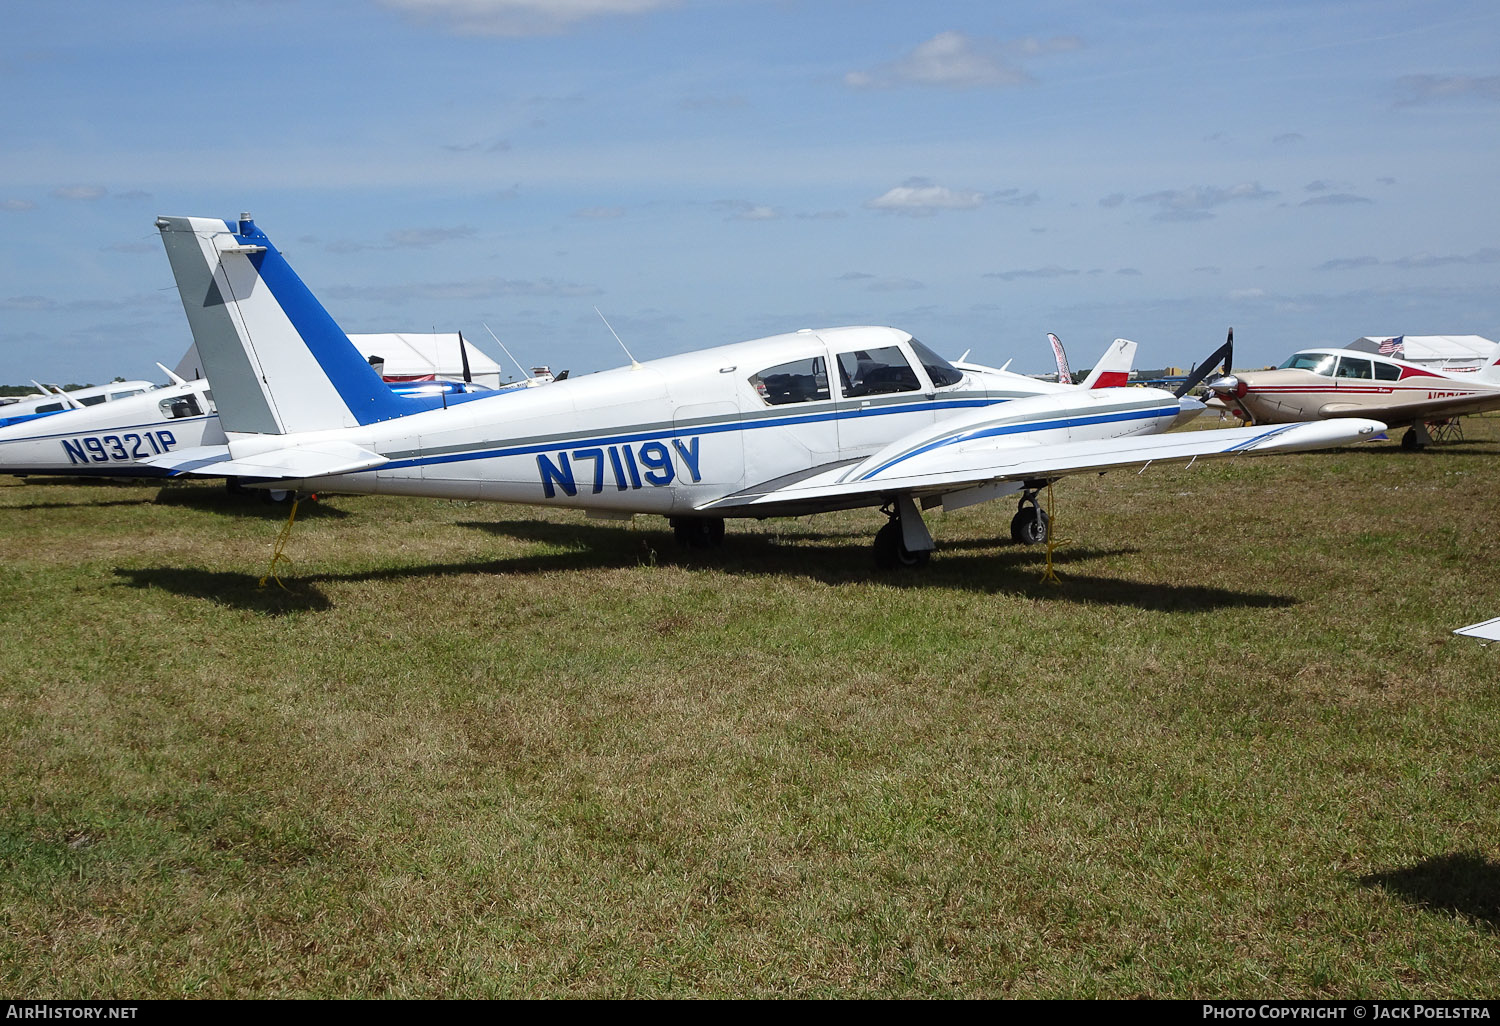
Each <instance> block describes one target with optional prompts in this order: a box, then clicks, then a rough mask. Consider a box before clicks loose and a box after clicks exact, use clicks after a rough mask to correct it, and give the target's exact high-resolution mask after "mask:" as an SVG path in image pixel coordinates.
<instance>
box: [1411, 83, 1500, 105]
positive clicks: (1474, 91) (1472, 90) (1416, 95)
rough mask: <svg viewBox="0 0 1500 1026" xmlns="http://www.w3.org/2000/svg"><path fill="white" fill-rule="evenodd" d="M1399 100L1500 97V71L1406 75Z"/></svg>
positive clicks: (1484, 98) (1485, 98)
mask: <svg viewBox="0 0 1500 1026" xmlns="http://www.w3.org/2000/svg"><path fill="white" fill-rule="evenodd" d="M1396 93H1397V97H1396V103H1397V105H1399V106H1403V107H1408V106H1415V105H1418V104H1424V103H1440V102H1442V101H1444V100H1488V101H1495V100H1500V75H1404V76H1402V77H1401V78H1398V79H1396Z"/></svg>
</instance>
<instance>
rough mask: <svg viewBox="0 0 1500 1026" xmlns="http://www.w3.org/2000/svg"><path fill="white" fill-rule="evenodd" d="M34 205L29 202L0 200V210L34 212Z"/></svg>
mask: <svg viewBox="0 0 1500 1026" xmlns="http://www.w3.org/2000/svg"><path fill="white" fill-rule="evenodd" d="M35 209H36V204H35V203H33V202H31V200H19V199H8V200H0V210H35Z"/></svg>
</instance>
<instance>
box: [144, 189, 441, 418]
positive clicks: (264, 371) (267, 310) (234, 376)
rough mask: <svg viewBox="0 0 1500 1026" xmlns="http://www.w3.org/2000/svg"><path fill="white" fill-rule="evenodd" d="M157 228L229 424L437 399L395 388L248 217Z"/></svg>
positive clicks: (396, 411)
mask: <svg viewBox="0 0 1500 1026" xmlns="http://www.w3.org/2000/svg"><path fill="white" fill-rule="evenodd" d="M156 227H157V228H158V229H160V231H161V237H162V242H163V243H164V244H165V246H166V249H167V259H168V260H169V261H170V262H171V264H172V274H173V275H174V276H175V277H176V279H177V291H178V292H179V293H180V295H181V296H182V306H183V309H184V310H186V311H187V318H188V324H189V326H190V327H191V328H192V332H193V341H194V342H195V343H196V345H197V347H198V355H199V357H200V358H201V359H202V361H203V371H204V376H205V377H207V378H208V380H209V381H210V382H211V383H212V384H213V390H214V403H215V405H217V406H218V409H219V419H220V422H221V423H222V425H223V427H224V430H225V431H229V432H244V433H252V434H275V435H281V434H293V433H297V432H302V431H321V430H326V429H330V428H345V427H355V426H357V425H361V424H371V423H375V422H377V421H382V420H389V419H391V418H393V417H400V416H404V415H406V414H410V413H415V412H417V411H418V410H419V409H425V408H428V407H429V406H436V405H438V404H439V401H438V400H434V401H433V402H432V403H430V404H429V403H426V402H425V401H418V403H417V404H416V405H414V402H413V400H411V399H402V398H400V397H398V396H396V395H394V394H393V393H392V392H391V390H390V389H389V388H388V387H387V386H386V384H385V382H384V381H382V380H381V378H380V375H378V374H377V373H375V371H374V369H373V368H371V367H370V365H369V363H368V362H367V361H366V360H365V358H364V357H362V356H361V355H360V354H359V351H358V350H357V349H355V348H354V346H353V345H351V344H350V342H349V339H348V336H346V335H345V334H344V332H343V329H341V328H340V327H339V326H338V324H336V323H335V322H334V320H333V318H332V317H331V316H329V314H328V311H327V310H325V309H323V305H322V304H321V303H319V302H318V300H317V299H316V298H314V296H313V294H312V293H311V292H310V291H308V288H307V286H306V285H304V284H302V280H301V279H300V278H298V277H297V275H296V273H295V272H294V271H293V270H292V269H291V267H289V266H288V265H287V262H286V260H285V259H284V258H283V257H282V255H281V254H280V253H279V252H277V250H276V247H275V246H273V245H271V240H270V239H268V238H266V235H265V233H264V232H262V231H261V230H260V229H259V228H257V227H256V225H255V222H254V221H252V220H251V219H250V215H248V214H245V215H242V216H241V218H240V220H239V221H237V222H230V221H220V220H218V219H216V218H202V217H161V218H158V219H157V221H156Z"/></svg>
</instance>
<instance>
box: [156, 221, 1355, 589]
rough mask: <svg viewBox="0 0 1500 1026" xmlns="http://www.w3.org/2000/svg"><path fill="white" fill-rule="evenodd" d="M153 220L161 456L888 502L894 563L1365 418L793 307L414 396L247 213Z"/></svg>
mask: <svg viewBox="0 0 1500 1026" xmlns="http://www.w3.org/2000/svg"><path fill="white" fill-rule="evenodd" d="M156 225H157V228H158V229H159V230H160V231H161V235H162V241H163V243H164V244H165V246H166V251H167V256H168V258H169V260H170V262H171V265H172V272H173V275H174V276H175V277H176V280H177V286H178V292H179V294H180V295H181V298H182V303H183V308H184V310H185V311H186V313H187V317H188V322H189V324H190V326H191V328H192V332H193V337H194V340H195V341H196V343H197V346H198V352H199V355H200V356H201V357H202V359H203V361H204V369H205V371H206V373H207V375H208V377H209V378H210V380H212V381H213V382H214V395H215V399H216V402H217V404H218V408H219V414H220V417H221V418H222V424H223V427H224V430H225V432H226V434H227V436H228V444H227V445H226V446H208V447H204V448H202V449H199V450H198V451H196V452H194V451H178V452H175V453H173V454H171V455H164V456H159V457H152V459H151V460H150V461H149V462H150V463H151V464H152V465H154V466H159V467H162V468H164V469H168V470H171V471H172V472H174V473H194V472H196V473H204V474H209V475H213V476H239V477H243V478H247V479H252V480H254V481H255V482H256V483H258V484H263V485H269V486H274V487H277V488H296V489H304V490H309V491H320V492H321V491H333V492H352V493H367V494H368V493H380V494H401V495H424V496H437V497H449V498H464V499H488V500H494V501H497V502H515V503H527V504H534V505H551V506H568V507H574V508H580V509H585V510H589V511H591V512H593V513H595V514H602V515H604V516H620V517H628V516H629V515H631V514H635V513H657V514H662V515H664V516H667V517H669V518H670V522H671V524H672V526H673V528H674V530H675V533H676V535H677V537H678V539H679V540H680V541H682V542H684V543H687V544H699V545H702V544H715V543H717V542H719V541H721V540H722V538H723V532H724V518H725V517H768V516H783V515H801V514H808V513H820V512H825V511H829V510H837V509H847V508H853V507H859V506H879V507H882V508H883V509H884V510H885V511H886V513H887V514H888V516H889V517H890V521H889V523H888V524H887V525H886V526H885V527H883V528H881V530H880V531H879V533H878V534H877V535H876V538H875V550H876V558H877V561H878V562H879V563H880V564H882V565H887V566H889V565H897V564H910V563H918V562H921V561H924V560H925V559H926V558H927V556H928V555H929V554H930V553H931V552H932V550H933V549H934V548H935V545H934V543H933V540H932V535H931V534H930V533H929V532H928V530H927V527H926V525H925V523H924V522H923V520H922V514H921V509H923V508H931V507H933V506H937V505H942V506H943V507H944V508H945V509H954V508H958V507H962V506H968V505H972V504H974V503H978V502H983V501H985V500H988V499H995V498H999V497H1001V496H1006V495H1017V494H1019V495H1020V496H1021V499H1020V503H1021V505H1020V508H1019V510H1018V512H1017V514H1016V517H1015V519H1014V520H1013V521H1012V533H1013V535H1014V536H1016V537H1018V538H1024V539H1026V540H1042V539H1044V538H1045V537H1046V515H1045V513H1044V512H1043V511H1042V510H1041V509H1040V508H1039V507H1038V506H1037V503H1036V497H1037V492H1038V491H1039V490H1040V489H1041V488H1043V487H1045V486H1046V485H1047V484H1048V483H1049V482H1050V481H1052V480H1055V479H1057V478H1059V477H1062V476H1064V475H1066V474H1072V473H1079V472H1082V471H1099V470H1106V469H1109V468H1112V467H1121V466H1128V465H1136V464H1145V463H1149V462H1152V461H1155V460H1176V459H1191V458H1194V457H1208V456H1226V455H1232V454H1237V453H1245V452H1269V451H1286V450H1292V449H1306V448H1316V447H1322V446H1329V445H1338V444H1343V443H1346V442H1353V441H1359V440H1361V439H1365V438H1368V437H1370V436H1372V435H1374V434H1376V433H1378V432H1379V431H1381V430H1383V425H1381V424H1380V423H1378V422H1376V421H1361V420H1344V421H1339V422H1336V423H1316V424H1300V425H1288V426H1282V427H1277V428H1269V429H1254V428H1240V429H1229V430H1220V431H1199V432H1190V433H1185V434H1179V435H1165V436H1164V435H1159V434H1157V433H1158V432H1160V431H1163V430H1165V429H1166V428H1168V427H1170V426H1171V425H1173V424H1176V423H1178V422H1179V421H1181V420H1183V419H1185V418H1188V417H1192V416H1196V415H1197V414H1198V413H1200V412H1201V411H1202V409H1203V405H1202V404H1201V403H1199V402H1197V401H1195V400H1191V399H1179V398H1178V397H1177V396H1175V395H1173V394H1171V393H1169V392H1164V391H1159V390H1156V389H1143V388H1094V389H1081V388H1076V387H1068V386H1063V385H1060V384H1054V383H1050V382H1031V383H1030V384H1031V389H1030V390H1031V392H1032V394H1029V395H1023V396H1021V397H1020V398H1015V396H1016V394H1017V393H1016V391H1015V390H1014V384H1013V382H1012V381H1011V380H1010V379H1011V378H1013V377H1014V376H1013V375H1005V376H997V375H989V374H984V373H977V372H969V373H965V372H963V371H960V370H957V369H955V368H954V367H953V366H952V365H951V364H949V363H948V362H947V361H945V360H943V359H942V358H941V357H939V356H937V355H936V354H935V353H933V352H932V351H931V350H930V349H928V348H927V347H926V346H924V345H922V344H921V343H920V342H918V341H917V340H916V339H914V338H912V337H911V336H910V335H909V334H907V333H906V332H904V331H898V330H896V329H894V328H877V327H849V328H831V329H822V330H817V331H814V330H806V329H804V330H802V331H796V332H792V333H789V334H785V335H777V336H774V337H771V338H764V339H758V340H755V341H752V342H741V343H738V344H735V345H728V346H721V347H718V348H714V349H707V350H702V351H699V352H694V353H686V354H683V355H680V356H670V357H666V358H663V359H658V360H652V361H650V362H647V363H634V362H632V365H631V366H630V367H624V368H620V369H618V370H611V371H604V372H602V373H598V374H590V375H583V376H579V377H573V378H570V379H568V380H566V381H559V382H555V383H553V384H550V385H548V386H547V387H546V388H536V389H526V390H519V391H514V392H510V393H506V394H502V395H492V396H483V395H481V396H464V397H461V398H463V399H466V400H467V401H465V402H462V403H454V404H450V405H449V407H448V408H446V409H428V410H425V411H423V412H418V413H410V412H408V411H407V408H406V407H404V406H402V405H401V404H399V403H397V402H395V401H393V400H392V398H391V396H390V391H389V389H387V388H385V386H384V385H383V384H382V383H381V382H380V380H379V378H378V377H377V376H376V375H375V373H374V371H372V370H371V369H370V367H369V365H368V364H367V363H366V362H365V360H364V359H363V358H362V357H360V356H359V354H358V352H357V351H355V350H354V348H353V347H352V346H351V345H350V344H349V342H348V339H347V338H346V337H345V335H344V333H343V331H341V330H340V329H339V327H338V325H337V324H336V323H335V322H334V320H333V319H332V317H330V316H329V315H328V313H327V311H326V310H324V309H323V307H322V305H321V304H319V303H318V301H317V300H316V299H315V298H314V297H313V295H312V293H311V292H309V291H308V289H307V287H306V286H305V285H303V283H302V282H301V280H300V279H299V278H298V277H297V276H296V274H295V273H293V271H292V270H291V268H290V267H289V266H288V265H287V263H286V261H285V260H284V259H283V258H282V256H281V254H280V253H279V252H278V251H277V250H276V248H275V247H274V246H273V245H272V244H271V241H270V239H268V238H267V237H266V235H265V233H264V232H263V231H261V230H260V228H258V227H257V226H256V225H255V223H254V222H253V221H252V220H251V219H250V217H249V215H242V216H241V218H240V219H239V220H238V221H237V222H230V221H221V220H217V219H211V218H188V217H162V218H159V219H158V220H157V222H156ZM1120 348H1132V349H1133V346H1132V345H1128V344H1127V346H1124V347H1121V346H1118V345H1117V346H1116V347H1112V350H1111V351H1112V352H1113V351H1115V350H1116V349H1120ZM1104 362H1105V361H1101V364H1103V363H1104ZM1097 369H1098V368H1096V370H1097ZM1143 436H1145V437H1143Z"/></svg>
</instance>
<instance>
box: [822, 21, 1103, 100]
mask: <svg viewBox="0 0 1500 1026" xmlns="http://www.w3.org/2000/svg"><path fill="white" fill-rule="evenodd" d="M1077 48H1078V40H1077V39H1075V38H1073V37H1071V36H1060V37H1057V38H1054V39H1046V40H1041V39H1032V38H1027V39H1017V40H1012V41H1010V42H1003V43H1002V42H998V41H996V40H991V39H975V38H972V37H970V36H966V35H964V34H963V33H962V32H953V31H949V32H939V33H938V34H937V35H935V36H933V37H932V38H931V39H929V40H927V41H926V42H925V43H919V44H918V45H917V46H916V47H914V48H913V49H912V50H911V52H910V53H908V54H906V55H905V56H903V57H901V58H900V59H898V60H895V61H892V62H891V63H889V64H882V65H879V66H878V67H875V68H872V69H870V70H868V71H851V72H849V73H848V74H847V75H845V76H844V84H845V85H847V86H850V87H852V88H856V89H866V88H871V87H875V86H897V85H923V86H937V87H940V88H944V89H974V88H978V87H996V86H1013V85H1021V84H1022V83H1024V82H1029V81H1031V76H1030V75H1028V74H1027V73H1026V71H1025V69H1023V68H1022V67H1021V66H1020V61H1021V60H1022V59H1024V58H1027V57H1036V56H1040V55H1042V54H1047V53H1057V52H1059V51H1064V50H1075V49H1077Z"/></svg>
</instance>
